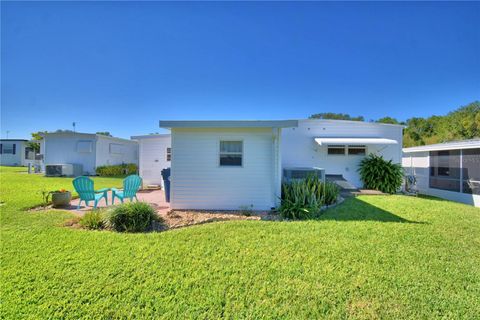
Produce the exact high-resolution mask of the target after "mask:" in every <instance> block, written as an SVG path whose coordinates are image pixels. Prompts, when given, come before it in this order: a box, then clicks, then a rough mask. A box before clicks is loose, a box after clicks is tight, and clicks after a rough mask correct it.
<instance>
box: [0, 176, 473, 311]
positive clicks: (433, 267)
mask: <svg viewBox="0 0 480 320" xmlns="http://www.w3.org/2000/svg"><path fill="white" fill-rule="evenodd" d="M0 170H1V171H0V172H1V178H0V183H1V185H0V200H1V201H3V202H4V204H3V205H2V206H1V207H0V208H1V283H2V285H1V301H2V306H1V308H2V311H1V312H2V317H3V318H17V319H18V318H71V319H78V318H83V317H89V318H129V317H131V318H149V319H151V318H168V319H170V318H209V319H215V318H220V317H226V318H255V319H256V318H291V319H300V318H341V319H344V318H349V317H350V318H364V319H372V318H390V319H400V318H402V319H403V318H424V319H431V318H450V319H459V318H464V319H475V318H476V319H478V317H479V315H480V210H479V209H477V208H473V207H470V206H466V205H462V204H457V203H453V202H448V201H442V200H438V199H430V198H414V197H405V196H364V197H358V198H355V199H348V200H346V202H345V203H344V204H342V205H340V206H339V207H337V208H334V209H330V210H329V211H327V212H326V214H325V215H324V216H323V217H322V219H320V220H315V221H301V222H267V221H231V222H218V223H211V224H206V225H199V226H194V227H189V228H184V229H178V230H172V231H167V232H163V233H146V234H119V233H114V232H109V231H85V230H77V229H70V228H66V227H62V223H63V221H65V220H66V219H68V218H69V217H71V214H69V213H66V212H59V211H40V212H38V211H37V212H28V211H24V210H22V208H25V207H31V206H33V205H35V204H40V203H41V197H40V196H39V194H38V191H39V190H41V189H42V188H47V189H58V188H62V187H63V188H69V189H72V188H71V179H68V178H45V177H40V176H29V175H27V174H25V170H24V169H18V168H16V169H11V168H8V169H6V168H1V169H0ZM95 183H96V187H98V188H100V187H106V186H115V185H116V186H119V185H120V183H121V180H120V179H106V178H102V179H100V178H96V179H95Z"/></svg>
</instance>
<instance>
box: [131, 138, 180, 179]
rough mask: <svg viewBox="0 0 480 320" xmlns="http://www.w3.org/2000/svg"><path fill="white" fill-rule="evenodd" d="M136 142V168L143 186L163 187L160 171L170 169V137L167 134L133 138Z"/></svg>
mask: <svg viewBox="0 0 480 320" xmlns="http://www.w3.org/2000/svg"><path fill="white" fill-rule="evenodd" d="M131 139H132V140H136V141H138V150H139V151H138V152H139V159H138V166H139V173H140V176H141V177H142V178H143V184H144V185H159V186H163V178H162V170H163V169H166V168H170V163H171V150H172V149H171V137H170V135H169V134H149V135H144V136H133V137H131Z"/></svg>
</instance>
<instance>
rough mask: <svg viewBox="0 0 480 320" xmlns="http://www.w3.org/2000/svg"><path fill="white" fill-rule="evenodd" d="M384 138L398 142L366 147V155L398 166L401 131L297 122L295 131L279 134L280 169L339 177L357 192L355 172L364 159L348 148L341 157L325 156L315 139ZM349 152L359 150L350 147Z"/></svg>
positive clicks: (378, 126) (389, 127) (348, 123)
mask: <svg viewBox="0 0 480 320" xmlns="http://www.w3.org/2000/svg"><path fill="white" fill-rule="evenodd" d="M352 137H353V138H385V139H392V140H396V141H398V144H391V145H368V146H367V148H366V150H365V151H366V154H368V153H376V154H379V155H382V156H383V157H384V158H385V159H386V160H392V161H393V162H394V163H400V162H401V159H402V127H401V126H394V125H384V124H378V123H370V122H356V121H338V120H313V119H308V120H299V121H298V127H297V128H285V129H283V130H282V144H281V147H282V148H281V150H282V151H281V152H282V166H283V167H284V168H285V167H319V168H324V169H325V173H326V174H334V175H342V176H343V177H344V178H345V179H347V180H348V181H349V182H351V183H352V184H353V185H354V186H356V187H357V188H360V187H362V185H363V183H362V181H361V179H360V175H359V174H358V172H357V169H358V165H359V163H360V161H361V160H362V158H363V157H364V156H365V155H353V154H350V155H349V154H348V148H349V146H348V145H344V144H342V145H341V146H342V147H344V148H345V151H344V153H343V154H340V155H332V154H329V153H328V145H321V146H320V145H318V143H316V142H315V138H352ZM351 146H352V148H353V147H355V148H357V147H360V146H354V145H351Z"/></svg>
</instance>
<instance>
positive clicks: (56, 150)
mask: <svg viewBox="0 0 480 320" xmlns="http://www.w3.org/2000/svg"><path fill="white" fill-rule="evenodd" d="M40 153H41V154H43V161H44V165H52V164H80V165H82V166H83V173H84V174H88V175H93V174H95V169H96V168H97V167H98V166H103V165H116V164H122V163H135V164H138V142H137V141H133V140H128V139H121V138H115V137H108V136H105V135H100V134H89V133H79V132H52V133H46V134H44V135H43V139H42V140H41V143H40Z"/></svg>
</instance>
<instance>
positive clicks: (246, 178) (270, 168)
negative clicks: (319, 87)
mask: <svg viewBox="0 0 480 320" xmlns="http://www.w3.org/2000/svg"><path fill="white" fill-rule="evenodd" d="M160 126H161V127H163V128H168V129H171V150H172V161H171V170H172V173H171V186H172V187H171V194H170V197H171V200H170V201H171V202H170V205H171V207H172V208H173V209H232V210H237V209H239V208H240V207H251V208H253V209H258V210H265V209H270V208H272V207H276V206H277V205H278V204H279V198H280V191H281V190H280V189H281V181H282V169H284V168H290V167H317V168H318V167H320V168H323V169H325V172H326V174H327V178H328V177H329V176H330V177H332V176H335V177H342V179H345V180H347V181H348V182H349V183H350V184H352V185H353V186H354V187H361V186H362V182H361V181H360V177H359V174H358V172H357V169H358V164H359V162H360V161H361V159H362V158H363V157H365V156H366V155H367V154H369V153H377V154H380V155H382V156H383V157H384V158H385V159H387V160H393V161H394V162H395V163H400V162H401V157H402V149H401V146H402V130H403V126H400V125H390V124H379V123H369V122H358V121H339V120H314V119H309V120H284V121H160ZM151 139H154V138H151ZM150 141H151V143H152V144H153V145H151V146H149V147H145V148H143V149H141V151H140V158H142V157H145V158H148V159H150V160H149V162H150V163H151V162H152V159H156V158H158V157H163V155H162V154H161V153H160V151H153V153H158V154H157V156H156V157H155V156H154V155H152V154H151V152H150V151H149V149H152V150H153V149H157V150H164V149H166V148H168V139H167V138H165V140H163V142H162V143H163V144H162V145H161V146H160V145H159V143H158V142H157V143H155V142H154V140H150ZM146 153H147V155H146V156H144V154H146ZM153 161H155V160H153ZM158 170H159V168H157V169H155V171H156V172H158ZM142 174H143V175H144V176H143V178H144V179H148V178H147V176H148V175H149V174H150V173H149V170H148V169H147V170H146V171H144V172H143V173H142Z"/></svg>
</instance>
